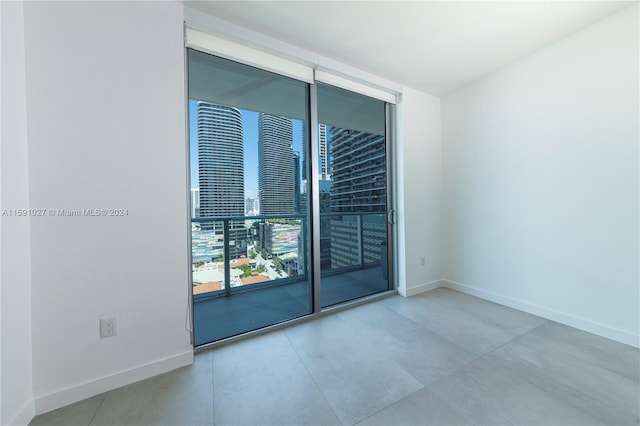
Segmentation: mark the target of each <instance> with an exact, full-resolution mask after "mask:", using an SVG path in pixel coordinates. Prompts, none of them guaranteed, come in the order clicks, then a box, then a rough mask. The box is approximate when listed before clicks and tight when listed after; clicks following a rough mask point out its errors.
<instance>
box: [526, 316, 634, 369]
mask: <svg viewBox="0 0 640 426" xmlns="http://www.w3.org/2000/svg"><path fill="white" fill-rule="evenodd" d="M530 334H531V336H536V337H540V338H541V339H544V341H545V344H546V345H548V346H552V347H554V348H556V349H558V350H561V351H563V352H566V353H568V354H571V355H572V356H574V357H576V358H578V359H580V360H582V361H584V362H586V363H588V364H593V365H597V366H599V367H601V368H603V369H605V370H609V371H611V372H613V373H616V374H619V375H621V376H624V377H626V378H628V379H630V380H633V381H635V382H638V381H640V368H639V367H640V351H639V350H638V349H637V348H634V347H632V346H629V345H625V344H623V343H619V342H614V341H613V340H610V339H606V338H604V337H600V336H596V335H595V334H591V333H587V332H584V331H581V330H578V329H576V328H573V327H568V326H566V325H562V324H558V323H556V322H552V321H549V322H548V323H547V324H545V325H543V326H541V327H538V328H536V329H535V330H532V332H531V333H530Z"/></svg>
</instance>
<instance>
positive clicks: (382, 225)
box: [191, 212, 387, 300]
mask: <svg viewBox="0 0 640 426" xmlns="http://www.w3.org/2000/svg"><path fill="white" fill-rule="evenodd" d="M308 221H309V219H308V216H307V215H305V214H279V215H257V216H216V217H196V218H192V219H191V222H192V224H193V225H196V226H192V255H193V256H194V260H193V262H194V264H193V265H192V273H194V272H197V270H196V268H195V267H194V265H195V264H196V263H197V262H198V263H199V262H204V263H205V264H206V263H207V261H206V260H203V258H206V257H207V256H205V255H202V254H199V255H198V256H196V254H195V252H194V241H195V237H196V236H197V233H200V234H199V238H203V236H205V234H207V235H206V236H207V237H208V238H209V239H210V240H209V241H208V243H207V244H209V243H211V240H215V241H216V243H217V247H213V246H211V250H210V251H209V252H208V253H207V255H210V262H211V263H214V260H215V259H218V261H217V262H216V263H215V264H216V265H217V264H218V263H220V261H219V259H220V255H221V257H222V263H223V271H224V276H223V279H222V286H221V287H222V288H220V289H219V290H214V291H211V292H206V293H203V294H198V295H194V299H197V300H199V299H202V298H206V297H211V296H220V295H225V296H229V295H231V294H233V293H235V292H239V291H246V290H253V289H258V288H263V287H265V286H273V285H281V284H288V283H292V282H296V281H301V280H308V279H309V273H310V269H311V268H310V264H311V263H310V255H309V247H310V244H309V243H308V237H307V236H309V235H310V232H309V228H308ZM234 222H235V223H234ZM239 222H242V223H243V225H242V227H240V226H239V225H240V224H239ZM247 222H254V223H253V224H251V225H249V226H247ZM255 222H260V224H258V225H257V226H256V223H255ZM197 225H199V227H200V229H196V228H197ZM261 225H262V227H261ZM282 225H289V226H297V227H298V228H299V229H298V231H297V232H298V233H299V237H297V238H296V241H295V251H296V253H295V254H296V257H295V258H296V260H295V264H296V267H295V268H294V269H295V274H294V275H291V270H290V271H289V274H288V275H287V276H285V277H280V273H279V272H278V276H277V277H275V278H271V279H270V280H268V281H265V282H262V283H257V284H251V285H244V284H241V285H236V286H233V285H232V282H233V281H234V279H233V278H234V277H232V271H231V269H232V268H231V263H232V262H231V260H232V258H233V257H234V256H232V253H235V254H236V255H237V253H238V250H237V249H236V250H232V244H233V246H234V248H237V247H239V246H240V252H242V250H244V253H245V254H244V255H246V257H247V258H250V256H249V251H248V245H247V246H246V248H243V246H244V245H246V244H247V241H252V242H253V248H252V249H253V250H255V251H256V252H257V250H256V247H259V250H260V253H261V254H264V253H267V254H268V255H269V256H271V255H273V256H274V257H278V258H280V257H281V256H282V257H284V258H286V253H285V255H284V256H283V253H277V254H273V252H274V248H275V247H277V246H278V244H279V243H282V241H274V240H273V239H274V234H275V233H274V231H277V232H284V231H283V230H285V228H282V227H281V226H282ZM290 231H291V230H290ZM269 232H271V233H272V234H271V235H264V233H269ZM292 232H294V231H292ZM261 233H262V234H261ZM243 238H244V242H243V241H241V240H242V239H243ZM288 238H291V235H288ZM220 240H222V241H221V242H220ZM239 240H240V241H239ZM320 240H321V241H323V240H324V241H327V242H329V243H328V244H326V243H325V244H324V245H321V249H320V251H321V252H320V253H319V256H320V258H321V264H322V265H323V267H322V275H323V276H326V275H333V274H340V273H345V272H349V271H353V270H357V269H362V268H367V267H375V266H380V265H381V264H382V265H383V266H384V265H386V240H387V237H386V214H385V213H380V212H360V213H352V212H331V213H320ZM267 242H270V244H267ZM211 244H213V243H211ZM268 245H270V247H267V246H268ZM300 245H302V247H300ZM291 246H292V244H289V246H288V248H287V250H285V251H286V252H287V253H293V249H292V247H291ZM220 249H222V250H220ZM220 252H221V253H220ZM196 257H197V258H198V259H196ZM255 257H257V256H255ZM260 257H261V258H262V255H260ZM290 257H291V258H293V257H294V256H290ZM268 260H270V259H267V258H263V259H262V261H263V262H262V263H261V264H262V265H264V267H265V268H266V270H267V272H268V271H269V269H273V271H276V269H275V267H274V265H273V263H271V264H270V263H269V262H268ZM249 263H250V264H251V260H250V261H249ZM279 263H281V262H279ZM216 267H217V266H216ZM216 270H217V269H216ZM252 270H253V269H252ZM383 270H384V271H386V268H383ZM384 271H383V273H384ZM196 296H197V297H196Z"/></svg>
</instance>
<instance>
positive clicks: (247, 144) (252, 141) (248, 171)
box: [189, 99, 302, 198]
mask: <svg viewBox="0 0 640 426" xmlns="http://www.w3.org/2000/svg"><path fill="white" fill-rule="evenodd" d="M240 111H241V112H242V137H243V139H244V193H245V197H254V198H256V197H257V196H258V113H257V112H255V111H248V110H244V109H241V110H240ZM293 151H294V152H299V153H300V155H302V121H301V120H293ZM189 153H190V155H189V156H190V168H191V188H198V123H197V108H196V101H195V100H194V99H189ZM300 167H301V168H302V164H301V165H300Z"/></svg>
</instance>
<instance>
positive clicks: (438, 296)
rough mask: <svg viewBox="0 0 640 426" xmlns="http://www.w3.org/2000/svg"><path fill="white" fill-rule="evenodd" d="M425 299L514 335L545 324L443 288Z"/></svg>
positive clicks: (497, 305) (519, 312) (538, 318)
mask: <svg viewBox="0 0 640 426" xmlns="http://www.w3.org/2000/svg"><path fill="white" fill-rule="evenodd" d="M425 298H426V299H428V301H429V302H437V303H440V304H443V305H446V306H448V307H450V308H453V309H455V310H457V311H459V312H463V313H465V314H467V315H470V316H472V317H473V318H474V319H476V320H477V321H481V322H482V323H484V324H486V325H489V326H492V327H497V328H502V329H505V330H507V331H510V332H513V333H516V334H524V333H526V332H528V331H530V330H532V329H534V328H536V327H538V326H539V325H541V324H544V323H545V322H547V320H546V319H544V318H540V317H538V316H535V315H531V314H528V313H526V312H522V311H518V310H516V309H512V308H508V307H506V306H503V305H499V304H497V303H493V302H490V301H488V300H483V299H480V298H478V297H474V296H470V295H468V294H464V293H460V292H457V291H454V290H450V289H448V288H444V287H441V288H438V289H435V290H433V291H430V292H428V293H427V294H426V295H425Z"/></svg>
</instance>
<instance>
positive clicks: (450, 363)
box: [339, 303, 478, 385]
mask: <svg viewBox="0 0 640 426" xmlns="http://www.w3.org/2000/svg"><path fill="white" fill-rule="evenodd" d="M339 316H340V318H342V319H343V320H344V321H345V322H347V323H348V324H350V325H351V326H352V327H353V328H354V329H355V330H356V331H357V332H358V333H359V334H360V335H362V336H363V337H364V338H365V339H367V340H368V341H370V342H373V343H374V344H375V346H376V350H377V351H378V352H379V353H380V354H383V355H384V357H385V358H387V359H393V360H395V361H396V362H397V363H398V364H399V365H400V366H402V367H403V368H404V369H405V370H407V371H408V372H410V373H411V374H412V375H413V376H414V377H416V378H417V379H418V380H419V381H420V382H421V383H422V384H423V385H427V384H429V383H432V382H434V381H436V380H437V379H439V378H441V377H444V376H446V375H447V374H450V373H452V372H453V371H455V370H456V369H458V368H460V367H461V366H463V365H465V364H467V363H469V362H471V361H472V360H474V359H475V358H477V357H478V355H476V354H474V353H472V352H470V351H467V350H466V349H463V348H461V347H460V346H458V345H456V344H455V343H453V342H451V341H450V340H447V339H445V338H443V337H441V336H439V335H438V334H436V333H434V332H432V331H430V330H429V329H427V328H426V327H423V326H420V325H418V324H417V323H415V322H413V321H411V320H409V319H407V318H406V317H404V316H402V315H400V314H398V313H397V312H394V311H392V310H390V309H388V308H386V307H385V306H384V305H382V304H379V303H369V304H366V305H363V306H359V307H357V308H354V309H349V310H346V311H343V312H341V313H340V314H339Z"/></svg>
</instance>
